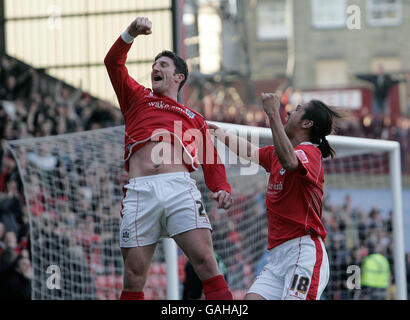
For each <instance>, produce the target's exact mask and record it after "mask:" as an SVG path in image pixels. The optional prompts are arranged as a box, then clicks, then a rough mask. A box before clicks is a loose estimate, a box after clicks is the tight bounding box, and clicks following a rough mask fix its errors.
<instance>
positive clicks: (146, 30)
mask: <svg viewBox="0 0 410 320" xmlns="http://www.w3.org/2000/svg"><path fill="white" fill-rule="evenodd" d="M151 28H152V22H151V21H150V20H149V19H148V18H145V17H138V18H136V19H135V20H134V21H133V22H131V24H130V25H129V27H128V33H129V34H130V35H131V36H132V37H134V38H135V37H136V36H139V35H141V34H142V35H148V34H151V33H152V30H151Z"/></svg>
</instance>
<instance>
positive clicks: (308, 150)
mask: <svg viewBox="0 0 410 320" xmlns="http://www.w3.org/2000/svg"><path fill="white" fill-rule="evenodd" d="M295 155H296V157H297V158H298V160H299V172H300V174H301V175H302V176H304V177H305V178H306V179H308V180H311V181H317V178H318V176H319V174H320V171H321V167H322V165H323V164H322V156H321V152H320V150H318V149H317V148H316V147H313V146H298V147H297V148H296V149H295Z"/></svg>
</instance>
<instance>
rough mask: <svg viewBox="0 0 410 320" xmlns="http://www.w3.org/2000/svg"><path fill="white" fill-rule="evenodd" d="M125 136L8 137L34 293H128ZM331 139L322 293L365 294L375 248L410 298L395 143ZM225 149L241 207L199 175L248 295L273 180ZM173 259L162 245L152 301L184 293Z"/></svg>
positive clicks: (259, 132) (232, 268) (232, 281)
mask: <svg viewBox="0 0 410 320" xmlns="http://www.w3.org/2000/svg"><path fill="white" fill-rule="evenodd" d="M218 125H220V126H222V127H224V128H225V129H234V130H238V132H239V133H241V134H244V133H245V132H248V133H252V136H253V137H255V136H256V137H257V138H258V143H259V144H260V145H261V146H263V145H267V144H272V142H271V140H270V139H271V138H270V137H271V136H270V132H269V130H268V129H266V128H263V129H262V128H256V127H245V126H236V125H228V124H221V123H219V124H218ZM123 135H124V127H122V126H121V127H114V128H107V129H100V130H94V131H86V132H81V133H75V134H67V135H60V136H52V137H45V138H36V139H25V140H16V141H9V147H10V149H11V150H12V152H13V154H14V156H15V158H16V161H17V163H18V167H19V171H20V175H21V178H22V181H23V185H24V193H25V200H26V205H27V208H28V210H29V217H30V241H31V257H32V265H33V271H34V272H33V273H34V276H33V280H32V298H33V299H118V298H119V295H120V293H121V290H122V271H123V270H122V268H123V266H122V258H121V253H120V249H119V240H118V232H119V225H120V214H119V213H120V209H121V200H122V196H123V193H122V186H123V185H124V183H125V182H126V173H125V171H124V170H123V161H122V155H123V150H124V149H123V143H124V139H123ZM331 138H332V139H329V141H330V142H331V143H333V145H334V146H335V147H336V151H337V153H338V154H337V158H336V159H334V160H331V161H325V180H326V185H325V188H326V190H325V200H324V212H323V219H324V223H325V226H326V228H327V230H328V232H329V235H328V237H327V239H326V246H327V250H328V255H329V260H330V268H331V276H330V281H329V284H328V287H327V289H326V290H325V292H324V294H323V298H324V299H360V298H363V296H362V295H361V294H360V291H361V290H358V289H357V288H353V289H352V288H349V287H348V286H347V279H348V277H349V274H348V273H347V268H348V267H349V266H350V265H358V266H360V264H361V261H362V259H363V258H364V257H365V256H366V255H368V254H369V253H370V252H371V251H372V250H380V252H381V253H382V254H383V255H385V257H386V258H387V259H388V261H389V263H390V268H391V274H392V283H391V289H392V290H391V292H393V293H395V294H396V295H395V297H396V298H398V299H403V298H405V267H404V245H403V226H402V220H401V219H402V217H401V211H402V208H401V198H400V190H401V182H400V164H399V161H398V158H397V157H398V155H397V148H396V146H395V145H394V143H390V142H387V141H386V142H383V141H374V140H364V139H354V138H344V137H331ZM218 150H219V151H220V152H221V154H222V158H223V159H225V160H226V161H227V159H230V160H229V164H228V163H227V164H226V168H227V174H228V181H229V182H230V183H231V185H232V191H233V198H234V200H235V203H234V205H233V206H232V208H230V209H229V210H227V211H226V210H220V209H217V208H216V205H215V203H213V202H212V201H211V200H210V192H209V191H208V189H207V188H206V186H205V184H204V182H203V176H202V172H196V173H194V174H193V175H192V176H193V178H195V179H196V180H197V182H198V187H199V189H200V191H201V192H202V196H203V200H204V204H205V207H206V211H207V213H208V215H209V217H210V220H211V223H212V225H213V228H214V232H213V241H214V248H215V251H216V253H217V254H218V256H219V257H220V258H221V260H222V261H223V263H224V265H225V267H226V272H225V275H226V277H227V281H228V284H229V286H230V288H231V290H232V291H233V293H234V297H235V298H236V299H242V298H243V297H244V294H245V293H246V290H247V288H248V287H249V286H250V284H251V283H252V280H253V279H254V278H255V276H256V275H257V274H258V273H259V271H260V270H261V269H262V267H263V264H264V263H265V262H266V257H267V250H266V246H267V219H266V208H265V192H266V183H267V179H268V176H267V174H266V172H264V170H262V169H259V170H256V171H255V170H244V169H246V168H249V165H248V164H244V163H241V160H240V159H236V161H234V162H236V164H235V163H233V164H232V159H233V158H232V154H230V153H229V152H225V151H226V150H224V149H223V147H222V146H221V145H220V144H219V143H218ZM224 154H225V156H224ZM397 165H398V166H397ZM252 171H255V172H252ZM250 173H252V174H250ZM397 175H398V177H397ZM397 179H398V180H397ZM165 257H166V252H165V250H164V246H163V245H162V244H161V245H159V246H158V249H157V251H156V253H155V256H154V260H153V263H152V266H151V269H150V272H149V277H148V281H147V284H146V288H145V290H144V292H145V297H146V299H167V298H169V297H170V295H169V290H170V289H169V288H170V286H169V284H170V283H171V284H172V286H171V289H172V290H173V291H174V292H177V296H179V298H182V287H183V285H182V284H183V282H184V280H185V272H184V268H185V264H186V262H187V259H186V257H185V255H184V254H183V253H182V252H181V251H180V250H179V249H178V250H177V252H176V259H174V260H170V261H173V262H172V263H173V264H176V265H175V266H174V268H173V269H172V268H171V269H167V266H166V259H165ZM167 270H168V272H169V270H171V272H172V270H174V275H172V274H168V275H167ZM403 276H404V278H403ZM171 280H172V281H173V282H172V281H171ZM167 285H168V290H167ZM167 291H168V292H167Z"/></svg>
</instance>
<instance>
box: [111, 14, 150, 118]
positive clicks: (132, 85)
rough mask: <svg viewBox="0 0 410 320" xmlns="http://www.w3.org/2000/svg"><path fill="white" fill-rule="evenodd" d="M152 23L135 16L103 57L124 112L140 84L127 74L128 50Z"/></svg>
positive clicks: (148, 29)
mask: <svg viewBox="0 0 410 320" xmlns="http://www.w3.org/2000/svg"><path fill="white" fill-rule="evenodd" d="M151 28H152V23H151V21H149V19H148V18H142V17H138V18H136V19H135V20H134V21H133V22H131V24H130V25H129V26H128V28H127V29H126V30H125V31H124V32H123V33H122V34H121V36H120V37H119V38H118V39H117V41H116V42H115V43H114V44H113V46H112V47H111V49H110V50H109V51H108V53H107V55H106V56H105V59H104V64H105V66H106V68H107V71H108V75H109V77H110V80H111V83H112V86H113V88H114V91H115V93H116V95H117V98H118V102H119V104H120V107H121V110H122V112H123V113H125V112H126V111H127V109H128V107H129V102H130V101H131V98H132V97H133V95H134V94H135V91H136V89H137V88H138V87H140V85H139V84H138V83H137V82H136V81H135V80H134V79H132V78H131V77H130V76H129V74H128V69H127V68H126V66H125V62H126V60H127V54H128V51H129V50H130V49H131V45H132V43H133V41H134V39H135V38H136V37H137V36H139V35H149V34H151V33H152V30H151Z"/></svg>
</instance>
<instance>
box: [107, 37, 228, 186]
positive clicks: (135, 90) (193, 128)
mask: <svg viewBox="0 0 410 320" xmlns="http://www.w3.org/2000/svg"><path fill="white" fill-rule="evenodd" d="M131 45H132V43H126V42H125V41H124V40H123V39H122V38H121V36H120V37H119V38H118V39H117V41H116V42H115V43H114V45H113V46H112V47H111V49H110V51H109V52H108V53H107V56H106V57H105V60H104V63H105V65H106V68H107V71H108V74H109V76H110V79H111V83H112V85H113V87H114V91H115V93H116V95H117V98H118V102H119V105H120V108H121V111H122V113H123V115H124V120H125V152H124V159H125V160H126V162H125V167H126V169H127V170H128V160H129V158H130V157H131V155H132V153H134V152H136V151H137V150H139V149H140V148H141V147H142V146H143V145H144V144H145V143H147V142H148V141H162V140H169V141H170V142H171V143H172V144H173V145H174V146H175V144H176V143H177V144H178V145H179V146H180V147H181V148H180V150H179V149H174V150H176V151H181V152H185V153H186V155H188V158H189V159H190V163H185V165H186V167H187V168H188V170H189V172H192V171H195V170H198V168H199V164H201V166H202V169H203V172H204V178H205V183H206V185H207V186H208V188H209V189H210V190H211V191H212V192H217V191H219V190H225V191H228V192H229V193H231V186H230V185H229V183H228V182H227V177H226V171H225V166H224V165H223V163H222V161H221V159H220V158H219V155H218V152H217V150H216V148H215V146H214V144H213V142H212V139H211V136H210V134H209V131H208V126H207V124H206V122H205V119H204V118H203V117H202V115H201V114H199V113H197V112H195V111H194V110H191V109H189V108H187V107H185V106H183V105H181V104H179V103H178V102H177V101H174V100H173V99H171V98H169V97H167V96H163V95H159V94H155V93H154V92H153V91H152V90H151V89H149V88H145V87H144V86H142V85H140V84H139V83H138V82H136V81H135V80H134V79H133V78H132V77H130V76H129V74H128V70H127V68H126V66H125V62H126V60H127V54H128V51H129V50H130V48H131ZM174 150H173V151H174Z"/></svg>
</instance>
